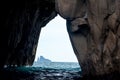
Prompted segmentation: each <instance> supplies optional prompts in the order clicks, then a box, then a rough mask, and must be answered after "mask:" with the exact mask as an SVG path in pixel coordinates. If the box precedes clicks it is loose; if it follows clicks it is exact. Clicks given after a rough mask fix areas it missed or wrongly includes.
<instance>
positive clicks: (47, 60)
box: [36, 56, 52, 63]
mask: <svg viewBox="0 0 120 80" xmlns="http://www.w3.org/2000/svg"><path fill="white" fill-rule="evenodd" d="M48 62H52V61H51V60H49V59H47V58H45V57H43V56H40V57H38V59H37V61H36V63H48Z"/></svg>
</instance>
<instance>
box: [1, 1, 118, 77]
mask: <svg viewBox="0 0 120 80" xmlns="http://www.w3.org/2000/svg"><path fill="white" fill-rule="evenodd" d="M1 4H2V5H5V6H6V5H7V6H8V7H5V8H4V9H3V8H2V7H1V20H2V21H1V29H0V37H1V39H0V51H1V56H0V63H1V64H0V67H3V66H4V65H8V66H11V65H18V66H25V65H32V63H33V61H34V58H35V54H36V47H37V44H38V38H39V34H40V30H41V27H43V26H45V25H46V24H47V23H48V22H49V21H50V20H51V19H53V18H54V17H55V16H56V15H57V14H60V15H61V17H63V18H64V19H66V20H67V31H68V33H69V37H70V40H71V43H72V46H73V49H74V52H75V54H76V57H77V59H78V61H79V64H80V65H81V68H82V75H83V76H105V75H112V74H116V73H120V7H119V5H120V0H43V1H41V0H34V1H27V0H25V1H20V0H18V1H15V2H13V1H9V2H8V3H6V2H4V1H3V2H1ZM63 56H64V55H63Z"/></svg>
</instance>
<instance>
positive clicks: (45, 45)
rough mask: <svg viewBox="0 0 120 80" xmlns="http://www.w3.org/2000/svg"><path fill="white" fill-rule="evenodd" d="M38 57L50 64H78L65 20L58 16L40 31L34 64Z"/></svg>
mask: <svg viewBox="0 0 120 80" xmlns="http://www.w3.org/2000/svg"><path fill="white" fill-rule="evenodd" d="M40 56H42V57H44V58H47V59H49V60H51V61H52V62H75V63H78V60H77V58H76V55H75V54H74V51H73V49H72V46H71V42H70V40H69V36H68V33H67V30H66V20H65V19H63V18H62V17H60V16H59V15H58V16H57V17H55V18H54V19H53V20H51V21H50V22H49V23H48V24H47V25H46V26H45V27H43V28H42V30H41V33H40V37H39V42H38V47H37V51H36V57H35V61H34V63H35V62H37V61H38V60H39V58H40ZM78 65H79V64H78Z"/></svg>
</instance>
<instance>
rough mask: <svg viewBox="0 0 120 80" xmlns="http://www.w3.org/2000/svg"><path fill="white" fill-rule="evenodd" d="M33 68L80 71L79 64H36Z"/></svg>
mask: <svg viewBox="0 0 120 80" xmlns="http://www.w3.org/2000/svg"><path fill="white" fill-rule="evenodd" d="M32 67H41V68H52V69H74V68H79V69H80V66H79V64H78V63H77V62H49V63H45V62H41V63H36V62H35V63H34V64H33V66H32Z"/></svg>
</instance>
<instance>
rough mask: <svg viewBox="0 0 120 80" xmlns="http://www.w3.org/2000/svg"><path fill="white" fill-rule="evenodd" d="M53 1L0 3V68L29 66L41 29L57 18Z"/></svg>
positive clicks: (18, 0)
mask: <svg viewBox="0 0 120 80" xmlns="http://www.w3.org/2000/svg"><path fill="white" fill-rule="evenodd" d="M54 4H55V3H54V1H53V0H51V1H49V0H25V1H21V0H17V1H12V0H11V1H9V2H1V5H5V6H6V7H4V8H3V7H1V8H2V9H1V16H0V17H1V24H0V25H1V29H0V38H1V39H0V52H1V56H0V66H1V67H3V66H4V65H8V66H11V65H18V66H23V65H32V63H33V61H34V58H35V53H36V47H37V43H38V38H39V34H40V30H41V27H43V26H45V25H46V24H47V23H48V22H49V21H50V20H51V19H52V18H54V17H55V16H56V13H55V5H54Z"/></svg>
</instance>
